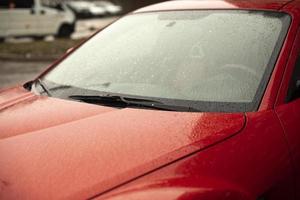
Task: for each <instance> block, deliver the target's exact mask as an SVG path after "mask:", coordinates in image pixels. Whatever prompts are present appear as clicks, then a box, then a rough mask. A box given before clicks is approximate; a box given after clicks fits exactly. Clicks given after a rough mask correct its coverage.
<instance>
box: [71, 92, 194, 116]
mask: <svg viewBox="0 0 300 200" xmlns="http://www.w3.org/2000/svg"><path fill="white" fill-rule="evenodd" d="M69 98H70V99H74V100H78V101H83V102H86V103H99V104H102V105H108V106H116V107H123V108H124V107H138V108H150V109H158V110H166V111H189V112H191V111H195V112H196V111H198V110H196V109H194V108H190V107H183V106H174V105H167V104H164V103H162V102H159V101H155V100H150V99H142V98H141V99H140V98H133V97H123V96H117V95H112V96H110V95H105V96H85V95H72V96H69Z"/></svg>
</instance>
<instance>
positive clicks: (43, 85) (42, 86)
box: [36, 79, 51, 97]
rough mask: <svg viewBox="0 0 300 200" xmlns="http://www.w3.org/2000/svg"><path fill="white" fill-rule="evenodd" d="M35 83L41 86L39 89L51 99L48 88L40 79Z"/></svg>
mask: <svg viewBox="0 0 300 200" xmlns="http://www.w3.org/2000/svg"><path fill="white" fill-rule="evenodd" d="M36 82H37V83H38V84H39V85H40V86H41V88H42V89H43V90H44V91H45V92H46V93H47V95H48V96H49V97H51V92H50V90H49V89H48V87H47V86H46V84H45V83H44V82H43V81H42V80H41V79H37V80H36Z"/></svg>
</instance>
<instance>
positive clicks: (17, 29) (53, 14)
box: [0, 0, 75, 40]
mask: <svg viewBox="0 0 300 200" xmlns="http://www.w3.org/2000/svg"><path fill="white" fill-rule="evenodd" d="M0 19H1V23H0V38H1V39H2V40H3V39H4V38H6V37H20V36H33V37H36V38H39V37H44V36H47V35H55V36H57V37H69V36H70V35H71V34H72V33H73V32H74V29H75V16H74V14H73V13H72V11H71V10H70V9H68V8H67V7H66V6H64V5H63V4H61V5H60V6H59V7H57V8H53V7H49V6H45V5H43V4H41V2H40V0H26V1H23V0H2V1H1V2H0Z"/></svg>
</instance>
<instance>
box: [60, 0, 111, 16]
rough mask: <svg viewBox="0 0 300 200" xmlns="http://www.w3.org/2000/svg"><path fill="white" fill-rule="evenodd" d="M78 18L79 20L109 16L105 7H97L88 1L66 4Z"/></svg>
mask: <svg viewBox="0 0 300 200" xmlns="http://www.w3.org/2000/svg"><path fill="white" fill-rule="evenodd" d="M66 5H68V6H69V8H71V9H72V10H73V12H74V13H75V15H76V16H77V18H92V17H103V16H105V15H106V14H107V12H106V10H105V9H104V8H103V7H100V6H97V5H95V4H94V3H93V2H88V1H69V2H66Z"/></svg>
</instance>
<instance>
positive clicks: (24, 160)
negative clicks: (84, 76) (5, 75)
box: [0, 88, 245, 199]
mask: <svg viewBox="0 0 300 200" xmlns="http://www.w3.org/2000/svg"><path fill="white" fill-rule="evenodd" d="M244 123H245V120H244V115H243V114H217V113H179V112H166V111H154V110H142V109H130V108H126V109H115V108H109V107H102V106H96V105H90V104H85V103H79V102H72V101H65V100H60V99H55V98H48V97H39V96H35V95H33V94H32V93H29V92H26V91H25V90H23V89H21V88H14V89H11V90H7V91H4V92H2V93H0V138H1V139H0V198H1V199H2V198H3V199H21V198H22V199H24V198H25V199H33V198H34V199H53V198H54V199H58V198H71V199H74V198H75V199H83V198H89V197H91V196H94V195H96V194H99V193H101V192H103V191H106V190H108V189H110V188H112V187H115V186H117V185H120V184H122V183H124V182H126V181H128V180H130V179H133V178H135V177H137V176H140V175H142V174H144V173H146V172H149V171H151V170H153V169H155V168H157V167H159V166H162V165H164V164H167V163H169V162H172V161H174V160H176V159H179V158H181V157H183V156H185V155H187V154H190V153H192V152H195V151H199V150H201V149H203V148H205V147H207V146H208V145H212V144H215V143H216V142H219V141H222V140H224V139H225V138H228V137H229V136H232V135H233V134H236V133H237V132H239V131H240V130H241V129H242V128H243V126H244Z"/></svg>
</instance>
